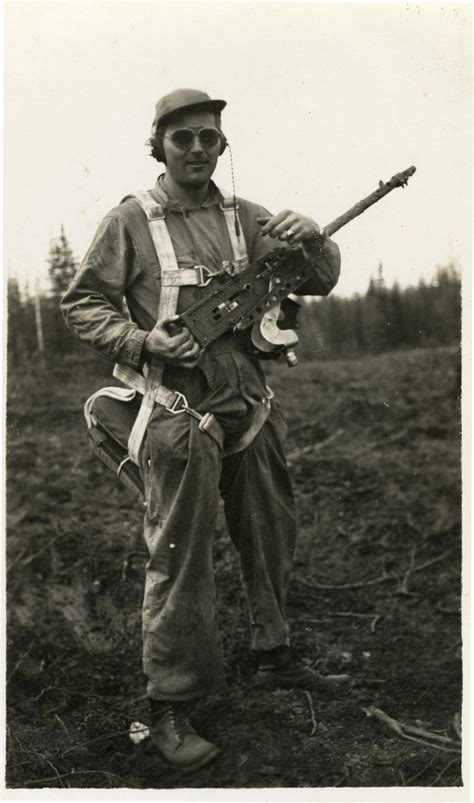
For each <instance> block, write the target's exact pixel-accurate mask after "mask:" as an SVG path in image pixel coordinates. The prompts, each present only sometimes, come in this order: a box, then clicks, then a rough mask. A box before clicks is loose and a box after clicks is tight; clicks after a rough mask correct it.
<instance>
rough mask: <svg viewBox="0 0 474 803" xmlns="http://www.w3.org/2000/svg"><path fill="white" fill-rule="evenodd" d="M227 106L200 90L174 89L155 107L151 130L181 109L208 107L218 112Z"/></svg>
mask: <svg viewBox="0 0 474 803" xmlns="http://www.w3.org/2000/svg"><path fill="white" fill-rule="evenodd" d="M226 105H227V101H225V100H213V99H212V98H211V97H209V95H208V94H207V92H202V91H201V90H200V89H175V90H174V92H170V93H169V95H164V97H162V98H160V100H159V101H158V103H157V104H156V106H155V119H154V120H153V129H154V130H155V131H156V129H157V127H158V126H159V125H160V124H161V123H163V122H164V121H165V119H166V118H167V117H169V116H170V115H171V114H173V113H174V112H177V111H181V110H182V109H191V108H192V109H196V108H199V107H200V106H209V107H210V108H212V110H213V111H215V112H220V111H222V109H223V108H224V106H226Z"/></svg>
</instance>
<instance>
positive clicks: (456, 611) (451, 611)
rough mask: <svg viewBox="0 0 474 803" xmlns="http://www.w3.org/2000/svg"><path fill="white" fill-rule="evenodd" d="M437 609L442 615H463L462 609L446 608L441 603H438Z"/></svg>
mask: <svg viewBox="0 0 474 803" xmlns="http://www.w3.org/2000/svg"><path fill="white" fill-rule="evenodd" d="M436 608H437V609H438V611H440V613H448V614H452V615H455V616H459V614H460V613H461V608H460V607H459V608H445V607H444V605H443V603H442V602H440V601H439V602H437V603H436Z"/></svg>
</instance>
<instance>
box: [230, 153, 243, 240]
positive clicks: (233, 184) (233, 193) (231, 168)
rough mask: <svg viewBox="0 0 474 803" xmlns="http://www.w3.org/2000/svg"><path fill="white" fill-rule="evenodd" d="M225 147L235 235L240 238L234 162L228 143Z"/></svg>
mask: <svg viewBox="0 0 474 803" xmlns="http://www.w3.org/2000/svg"><path fill="white" fill-rule="evenodd" d="M227 147H228V148H229V156H230V174H231V176H232V200H233V203H234V226H235V233H236V235H237V237H240V224H239V219H238V217H237V201H236V198H235V178H234V160H233V159H232V150H231V147H230V145H229V143H227Z"/></svg>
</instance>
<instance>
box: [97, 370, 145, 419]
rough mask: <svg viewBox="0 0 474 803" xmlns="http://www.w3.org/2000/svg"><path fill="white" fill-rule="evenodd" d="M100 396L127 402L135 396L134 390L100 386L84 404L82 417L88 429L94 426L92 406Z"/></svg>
mask: <svg viewBox="0 0 474 803" xmlns="http://www.w3.org/2000/svg"><path fill="white" fill-rule="evenodd" d="M142 379H143V377H142ZM101 396H106V397H107V398H108V399H116V400H117V401H123V402H129V401H132V400H133V399H134V398H135V396H136V390H134V389H130V390H126V388H116V387H114V386H113V385H111V386H110V387H108V388H101V389H100V390H97V391H96V392H95V393H93V394H92V396H89V398H88V399H87V401H86V403H85V404H84V417H85V419H86V422H87V428H88V429H90V428H91V426H93V425H94V426H95V425H96V423H97V421H96V419H95V418H94V414H93V412H92V408H93V405H94V402H95V400H96V399H98V398H100V397H101Z"/></svg>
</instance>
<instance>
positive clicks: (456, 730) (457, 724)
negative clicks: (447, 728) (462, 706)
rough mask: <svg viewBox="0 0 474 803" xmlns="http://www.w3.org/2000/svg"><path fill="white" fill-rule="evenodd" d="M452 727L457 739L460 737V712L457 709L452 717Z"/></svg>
mask: <svg viewBox="0 0 474 803" xmlns="http://www.w3.org/2000/svg"><path fill="white" fill-rule="evenodd" d="M453 729H454V733H455V734H456V736H457V737H458V739H460V740H461V739H462V725H461V714H460V712H459V711H458V712H457V713H456V714H455V715H454V717H453Z"/></svg>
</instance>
